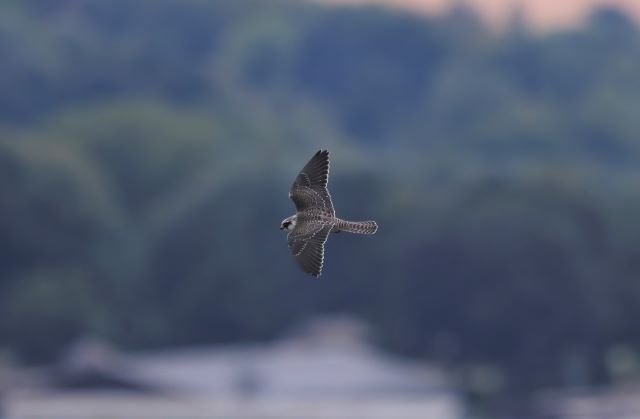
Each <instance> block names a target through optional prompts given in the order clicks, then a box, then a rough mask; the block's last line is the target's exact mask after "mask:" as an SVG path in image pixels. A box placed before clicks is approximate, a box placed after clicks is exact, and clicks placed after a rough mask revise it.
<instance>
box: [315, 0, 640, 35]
mask: <svg viewBox="0 0 640 419" xmlns="http://www.w3.org/2000/svg"><path fill="white" fill-rule="evenodd" d="M315 1H318V2H321V3H327V4H362V5H365V4H379V5H384V6H389V7H395V8H402V9H408V10H412V11H415V12H417V13H425V14H429V15H433V14H440V13H443V12H446V11H447V10H449V9H450V8H451V7H452V6H454V5H455V4H468V5H469V6H471V7H473V8H474V9H475V10H477V11H478V12H479V14H480V15H481V16H482V17H483V18H484V19H485V20H486V21H487V22H489V23H490V24H491V25H492V26H494V27H498V28H500V27H504V26H505V24H506V23H507V22H508V21H509V20H510V18H511V16H513V14H514V13H515V12H516V11H518V12H521V13H522V16H523V17H524V18H525V19H526V20H527V22H528V23H529V24H530V25H531V27H532V28H534V29H536V30H540V31H549V30H556V29H562V28H567V27H575V26H578V25H580V24H581V23H583V22H585V20H586V19H587V18H588V16H589V15H590V14H591V13H592V12H593V11H594V10H595V9H597V8H598V7H615V8H617V9H620V10H622V11H624V12H626V13H627V14H629V15H630V16H632V17H633V18H634V19H635V20H636V21H638V22H640V0H315Z"/></svg>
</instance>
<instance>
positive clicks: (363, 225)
mask: <svg viewBox="0 0 640 419" xmlns="http://www.w3.org/2000/svg"><path fill="white" fill-rule="evenodd" d="M337 227H338V231H346V232H347V233H355V234H375V232H376V231H378V224H377V223H376V222H375V221H346V220H340V222H339V223H338V225H337Z"/></svg>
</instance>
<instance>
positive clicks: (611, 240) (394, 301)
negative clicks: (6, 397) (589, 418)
mask: <svg viewBox="0 0 640 419" xmlns="http://www.w3.org/2000/svg"><path fill="white" fill-rule="evenodd" d="M638 51H640V34H639V32H638V31H637V29H636V28H635V26H634V25H633V24H632V23H631V22H630V21H628V20H627V19H626V18H625V17H624V16H622V15H620V14H617V13H616V12H614V11H611V10H605V11H602V12H600V13H598V14H596V15H595V16H594V17H593V19H592V20H591V21H590V23H589V24H588V25H587V26H586V27H584V28H582V29H580V30H575V31H567V32H562V33H556V34H552V35H547V36H544V37H539V36H532V35H529V34H528V33H527V31H526V29H523V28H514V29H513V30H512V31H511V32H509V33H507V34H503V35H496V34H495V33H492V32H491V31H488V30H486V29H485V28H483V26H482V24H480V23H479V22H478V21H477V20H476V19H475V17H474V16H473V14H472V13H470V12H468V11H464V10H456V11H454V12H452V13H451V14H450V15H448V16H445V17H442V18H438V19H426V18H425V19H423V18H420V19H418V18H416V17H412V16H409V15H405V14H401V13H393V12H389V11H382V10H378V9H355V8H354V9H339V10H338V9H330V8H322V7H318V6H311V5H307V4H302V2H296V3H293V2H281V1H276V0H274V1H263V0H259V1H258V0H253V1H251V0H242V1H241V0H235V1H233V2H230V1H226V0H224V1H223V0H215V1H201V0H182V1H177V0H158V1H153V2H152V1H145V0H127V1H124V0H117V1H116V0H114V1H109V2H105V1H102V0H86V1H74V0H55V1H53V0H24V1H20V2H17V1H13V2H9V1H6V2H2V3H0V57H2V65H0V91H1V92H2V94H1V95H0V237H1V240H0V346H5V347H8V348H10V349H11V350H13V351H14V352H15V353H16V354H17V355H19V356H20V357H21V358H22V359H23V360H24V361H27V362H43V361H50V360H52V359H55V358H56V357H57V356H59V354H60V351H61V350H62V349H63V348H64V347H65V346H66V345H67V344H69V343H70V342H71V341H72V340H73V339H75V338H77V337H79V336H81V335H86V334H93V335H98V336H101V337H104V338H107V339H110V340H112V341H114V342H116V343H117V344H119V345H120V346H121V347H124V348H140V347H154V346H166V345H175V344H196V343H219V342H230V341H242V340H255V339H269V338H273V337H275V336H277V335H278V334H280V333H282V332H283V331H285V330H287V329H288V328H289V327H291V326H293V325H295V324H297V323H298V322H300V321H302V320H304V319H305V318H307V317H309V316H310V315H314V314H318V313H327V312H340V313H344V312H347V313H354V314H357V315H360V316H363V317H365V318H367V319H368V320H369V321H370V322H371V324H372V325H373V326H374V328H375V331H376V337H377V339H378V341H379V343H380V344H381V345H383V346H384V347H386V348H388V349H391V350H394V351H397V352H398V353H402V354H406V355H410V356H415V357H421V358H425V359H438V360H440V361H443V362H447V363H449V365H451V366H452V367H454V368H459V369H460V370H461V371H464V370H465V368H466V367H470V368H471V367H473V366H476V365H489V366H491V368H492V369H491V371H499V372H501V374H503V376H504V377H503V378H504V382H506V383H508V385H509V388H516V389H518V388H521V389H530V388H535V387H537V386H543V385H549V384H563V383H565V384H576V383H572V382H568V381H567V380H569V379H568V378H567V377H569V376H571V371H567V368H566V366H567V365H576V360H578V361H579V362H578V364H579V365H583V364H584V365H586V367H585V371H584V373H583V374H582V375H581V376H584V377H586V378H585V380H586V381H587V382H599V381H602V380H606V379H607V378H608V376H607V369H606V365H605V361H606V357H607V353H608V351H609V350H610V349H611V348H616V347H618V348H619V347H621V345H623V346H624V348H627V350H638V349H640V333H639V329H638V328H637V325H636V319H637V318H639V316H640V282H639V281H638V278H639V274H640V250H639V249H640V228H639V227H638V224H637V214H638V210H640V199H639V198H638V195H637V190H638V186H639V185H640V172H639V170H638V167H640V166H639V163H640V140H638V135H637V133H638V132H640V118H638V115H637V110H638V109H640V71H638V70H640V54H638ZM319 148H329V149H330V150H331V151H332V152H333V154H334V166H333V169H332V174H333V178H332V181H331V187H332V191H333V196H334V200H335V202H336V203H337V210H338V213H339V215H342V216H344V217H345V218H373V219H376V220H378V221H379V224H380V226H381V228H380V231H379V233H378V235H377V236H376V237H375V238H372V239H369V240H367V239H363V238H354V237H350V236H343V235H341V236H338V237H336V238H335V239H332V240H331V243H330V245H329V247H328V256H327V264H326V270H325V273H324V276H323V279H322V280H321V281H315V280H312V279H311V278H306V277H305V276H304V275H303V274H301V273H300V272H299V271H298V269H297V268H296V266H295V264H294V263H293V261H292V260H291V256H290V255H289V251H288V249H287V246H286V240H285V238H284V237H283V235H282V234H281V232H280V231H278V226H279V222H280V220H281V219H282V218H284V217H286V216H287V215H289V214H290V213H291V212H292V211H293V206H292V204H291V203H290V202H289V200H288V199H287V192H288V188H289V185H290V182H291V181H292V179H293V176H294V175H295V173H296V171H297V170H298V169H299V168H300V167H301V166H302V164H303V163H304V162H305V161H306V159H307V158H308V157H309V156H310V155H311V154H312V153H313V152H314V151H315V150H317V149H319ZM629 348H630V349H629ZM574 375H575V374H574ZM494 381H496V380H494ZM498 381H500V382H502V381H501V380H497V381H496V382H498ZM578 384H584V383H578Z"/></svg>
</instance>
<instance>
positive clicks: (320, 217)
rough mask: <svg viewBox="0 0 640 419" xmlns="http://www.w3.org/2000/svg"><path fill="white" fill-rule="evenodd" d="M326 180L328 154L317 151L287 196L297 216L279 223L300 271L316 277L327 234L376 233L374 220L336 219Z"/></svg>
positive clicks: (376, 228) (320, 268)
mask: <svg viewBox="0 0 640 419" xmlns="http://www.w3.org/2000/svg"><path fill="white" fill-rule="evenodd" d="M328 179H329V152H328V151H326V150H324V151H323V150H320V151H318V152H317V153H316V154H315V155H314V156H313V157H312V158H311V160H309V162H308V163H307V164H306V165H305V167H304V168H303V169H302V170H301V171H300V174H298V176H297V177H296V180H295V182H293V185H292V186H291V190H290V192H289V197H290V198H291V200H292V201H293V202H294V204H295V206H296V210H297V211H296V213H295V214H294V215H292V216H290V217H287V218H285V219H284V220H283V221H282V223H281V224H280V229H281V230H287V231H288V232H289V234H288V236H287V242H288V243H289V248H290V249H291V252H292V253H293V255H294V256H295V258H296V261H297V262H298V264H299V265H300V268H302V270H303V271H304V272H306V273H309V274H311V275H313V276H315V277H318V276H320V274H321V272H322V266H323V264H324V244H325V242H326V241H327V238H328V237H329V234H330V233H332V232H333V233H339V232H341V231H345V232H349V233H356V234H374V233H375V232H376V231H377V230H378V225H377V224H376V222H375V221H346V220H342V219H340V218H338V217H336V215H335V210H334V208H333V203H332V202H331V195H330V194H329V190H328V189H327V182H328Z"/></svg>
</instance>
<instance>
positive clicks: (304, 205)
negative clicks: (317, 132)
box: [289, 150, 335, 216]
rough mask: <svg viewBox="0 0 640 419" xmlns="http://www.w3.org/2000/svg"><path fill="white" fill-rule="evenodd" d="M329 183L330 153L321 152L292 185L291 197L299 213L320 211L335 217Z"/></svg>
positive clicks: (303, 169) (310, 161) (304, 168)
mask: <svg viewBox="0 0 640 419" xmlns="http://www.w3.org/2000/svg"><path fill="white" fill-rule="evenodd" d="M328 181H329V151H327V150H319V151H318V152H317V153H316V154H315V155H314V156H313V157H312V158H311V160H309V162H308V163H307V164H306V165H305V166H304V167H303V168H302V170H301V171H300V173H299V174H298V176H297V177H296V180H295V181H294V182H293V185H291V190H290V191H289V197H290V198H291V200H292V201H293V203H294V204H295V206H296V210H297V211H298V212H301V211H305V210H308V209H310V208H314V209H319V210H322V211H324V212H326V213H327V214H328V215H330V216H335V210H334V209H333V202H331V195H330V194H329V190H328V189H327V183H328Z"/></svg>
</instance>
